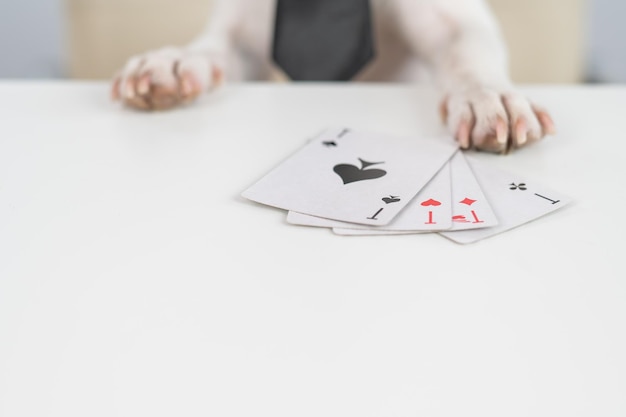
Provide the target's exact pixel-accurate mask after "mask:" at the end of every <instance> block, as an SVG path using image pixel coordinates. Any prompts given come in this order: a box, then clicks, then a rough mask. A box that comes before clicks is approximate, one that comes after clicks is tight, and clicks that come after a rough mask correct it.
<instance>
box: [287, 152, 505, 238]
mask: <svg viewBox="0 0 626 417" xmlns="http://www.w3.org/2000/svg"><path fill="white" fill-rule="evenodd" d="M449 165H450V172H451V178H452V216H451V221H452V224H451V226H450V225H447V227H445V228H442V229H440V230H449V231H453V230H467V229H478V228H484V227H491V226H495V225H496V224H498V220H497V218H496V215H495V213H494V212H493V210H492V209H491V206H490V205H489V203H488V201H487V198H486V197H485V195H484V194H483V191H482V189H481V188H480V185H479V184H478V182H477V181H476V177H475V176H474V174H473V172H472V170H471V168H470V166H469V164H468V163H467V160H466V159H465V156H464V154H463V153H462V152H457V153H455V154H454V156H453V157H452V158H451V159H450V161H449ZM439 176H440V174H438V175H437V177H435V178H433V180H432V181H431V182H434V181H436V180H437V179H438V177H439ZM429 185H430V183H429ZM429 185H427V186H426V187H424V189H423V190H422V191H421V192H420V193H419V194H418V195H417V197H416V198H415V199H414V201H412V202H411V203H410V204H409V205H408V206H407V207H406V208H405V209H404V210H403V211H402V213H400V214H399V215H398V217H396V218H395V219H394V220H393V222H391V223H390V224H389V225H387V226H382V227H380V228H376V229H374V228H371V227H370V228H368V229H367V231H368V232H371V233H365V232H364V230H366V229H365V227H357V228H355V227H352V228H349V227H346V225H340V224H334V225H333V232H335V233H336V234H340V235H344V236H345V235H359V236H362V235H384V234H396V233H389V232H390V231H399V230H402V231H409V230H412V231H413V232H419V233H422V232H424V231H432V230H435V228H434V227H433V228H432V229H430V230H429V229H428V228H420V227H416V228H414V229H408V228H402V227H398V228H396V227H394V226H395V225H396V224H398V223H399V222H400V221H401V219H404V218H405V217H406V214H407V213H411V210H412V209H413V208H414V207H415V206H416V204H415V202H419V201H420V196H421V195H422V193H426V192H427V191H428V190H427V188H428V186H429ZM290 215H291V213H290ZM307 217H309V218H310V217H311V216H307ZM287 218H288V219H289V216H288V217H287ZM418 218H419V217H418ZM296 220H301V219H300V218H297V217H296ZM288 221H289V220H288ZM316 225H320V224H319V222H318V224H316Z"/></svg>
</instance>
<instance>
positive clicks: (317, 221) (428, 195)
mask: <svg viewBox="0 0 626 417" xmlns="http://www.w3.org/2000/svg"><path fill="white" fill-rule="evenodd" d="M450 181H451V179H450V162H448V163H446V165H444V166H443V168H441V169H440V170H439V172H438V173H437V174H436V175H435V176H434V177H433V178H432V179H431V180H430V181H429V182H428V184H426V186H424V188H423V189H422V190H421V191H420V192H419V193H418V194H417V196H416V197H415V198H414V199H413V200H412V201H411V202H410V203H409V204H408V205H407V206H406V207H405V208H404V210H402V212H400V213H399V214H398V215H397V216H396V218H394V219H393V221H392V222H391V223H389V224H387V225H385V226H365V225H360V224H353V223H347V222H341V221H337V220H330V219H324V218H320V217H315V216H310V215H308V214H302V213H297V212H294V211H290V212H289V213H288V214H287V222H288V223H291V224H297V225H301V226H316V227H331V228H346V229H353V230H373V231H376V232H381V231H382V230H384V231H391V230H394V231H396V230H397V231H433V230H448V229H450V228H451V227H452V207H451V206H452V204H451V189H450ZM395 198H396V196H394V195H389V196H388V197H387V198H386V199H385V201H389V202H390V203H391V202H393V200H394V199H395Z"/></svg>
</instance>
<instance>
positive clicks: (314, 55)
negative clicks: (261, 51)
mask: <svg viewBox="0 0 626 417" xmlns="http://www.w3.org/2000/svg"><path fill="white" fill-rule="evenodd" d="M373 56H374V47H373V39H372V24H371V15H370V5H369V0H277V9H276V21H275V27H274V44H273V58H274V61H275V62H276V64H278V66H279V67H280V68H282V70H283V71H284V72H285V73H286V74H287V76H289V78H291V79H292V80H294V81H348V80H350V79H352V78H353V77H354V76H355V75H356V74H357V73H358V72H359V71H360V70H361V69H362V68H363V67H364V66H365V65H366V64H367V63H368V62H369V61H370V60H371V59H372V58H373Z"/></svg>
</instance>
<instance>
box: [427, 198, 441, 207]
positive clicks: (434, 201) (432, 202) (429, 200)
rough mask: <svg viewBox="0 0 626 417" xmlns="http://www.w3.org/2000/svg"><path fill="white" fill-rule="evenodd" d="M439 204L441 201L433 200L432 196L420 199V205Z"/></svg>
mask: <svg viewBox="0 0 626 417" xmlns="http://www.w3.org/2000/svg"><path fill="white" fill-rule="evenodd" d="M440 205H441V203H440V202H439V201H437V200H433V199H432V198H431V199H428V200H426V201H422V206H425V207H426V206H440Z"/></svg>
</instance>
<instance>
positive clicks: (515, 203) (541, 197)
mask: <svg viewBox="0 0 626 417" xmlns="http://www.w3.org/2000/svg"><path fill="white" fill-rule="evenodd" d="M467 160H468V162H469V165H470V167H471V169H472V171H473V173H474V175H475V177H476V179H477V180H478V183H479V184H480V186H481V188H482V190H483V192H484V194H485V196H486V197H487V200H488V201H489V203H490V205H491V207H492V209H493V211H494V212H495V215H496V217H497V218H498V222H499V223H498V225H496V226H493V227H487V228H480V229H474V230H462V231H445V232H441V235H442V236H444V237H446V238H448V239H450V240H453V241H455V242H457V243H473V242H476V241H478V240H481V239H485V238H488V237H491V236H494V235H497V234H499V233H502V232H505V231H507V230H510V229H513V228H515V227H517V226H521V225H522V224H525V223H528V222H530V221H533V220H535V219H537V218H539V217H542V216H544V215H546V214H548V213H551V212H553V211H555V210H558V209H560V208H561V207H563V206H565V205H567V204H569V203H570V202H571V199H570V198H569V197H567V196H565V195H563V194H560V193H557V192H556V191H553V190H550V189H548V188H546V187H544V186H542V185H540V184H538V183H537V182H534V181H528V180H527V179H525V178H524V176H522V175H516V174H512V173H509V172H503V171H501V170H498V169H495V168H492V167H490V166H488V165H487V164H484V163H480V162H478V161H477V160H475V159H472V158H469V157H467ZM470 208H471V206H470ZM483 213H484V212H483ZM481 216H482V215H481ZM472 217H473V216H471V215H470V216H469V217H467V218H468V219H471V218H472ZM479 218H480V217H479Z"/></svg>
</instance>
